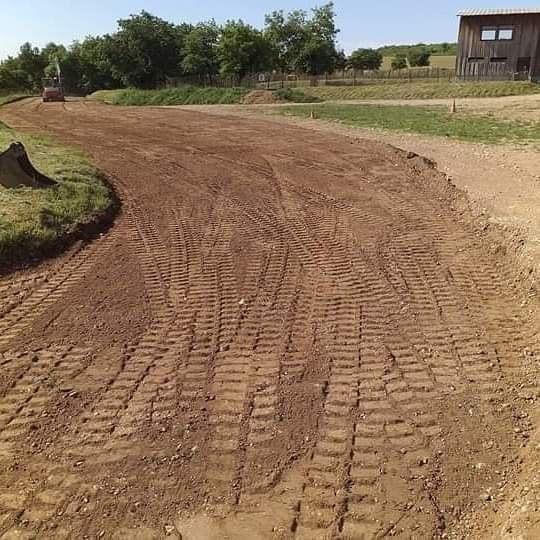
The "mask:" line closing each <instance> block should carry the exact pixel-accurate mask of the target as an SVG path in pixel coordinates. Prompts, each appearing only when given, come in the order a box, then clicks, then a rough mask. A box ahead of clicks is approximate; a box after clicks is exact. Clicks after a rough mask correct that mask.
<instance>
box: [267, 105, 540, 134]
mask: <svg viewBox="0 0 540 540" xmlns="http://www.w3.org/2000/svg"><path fill="white" fill-rule="evenodd" d="M311 111H314V112H315V114H316V117H317V118H320V119H321V120H334V121H339V122H342V123H344V124H347V125H350V126H355V127H366V128H379V129H387V130H393V131H402V132H407V133H418V134H422V135H435V136H439V137H449V138H452V139H459V140H464V141H473V142H485V143H502V142H530V141H539V140H540V124H539V123H537V122H530V123H528V122H519V121H505V120H498V119H495V118H492V117H489V116H485V115H463V114H451V113H450V112H448V110H447V109H446V108H443V107H439V108H435V107H431V108H428V107H412V106H406V105H404V106H377V105H331V104H324V105H316V106H309V107H308V106H302V105H300V106H294V107H293V106H291V107H284V108H281V109H279V110H276V111H275V112H277V113H278V114H286V115H293V116H299V117H302V118H309V116H310V114H311Z"/></svg>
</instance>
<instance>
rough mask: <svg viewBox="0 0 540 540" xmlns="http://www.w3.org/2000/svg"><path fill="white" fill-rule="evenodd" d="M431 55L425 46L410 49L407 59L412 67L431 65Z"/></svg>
mask: <svg viewBox="0 0 540 540" xmlns="http://www.w3.org/2000/svg"><path fill="white" fill-rule="evenodd" d="M430 57H431V53H430V52H429V50H428V49H426V48H425V47H419V48H416V49H410V50H409V52H408V53H407V59H408V60H409V65H410V66H411V67H424V66H429V59H430Z"/></svg>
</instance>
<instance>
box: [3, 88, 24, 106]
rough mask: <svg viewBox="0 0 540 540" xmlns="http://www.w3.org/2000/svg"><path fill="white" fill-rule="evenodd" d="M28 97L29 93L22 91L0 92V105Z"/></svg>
mask: <svg viewBox="0 0 540 540" xmlns="http://www.w3.org/2000/svg"><path fill="white" fill-rule="evenodd" d="M27 97H30V94H24V93H17V92H14V93H9V94H0V107H1V106H2V105H7V104H8V103H13V102H14V101H19V100H21V99H24V98H27Z"/></svg>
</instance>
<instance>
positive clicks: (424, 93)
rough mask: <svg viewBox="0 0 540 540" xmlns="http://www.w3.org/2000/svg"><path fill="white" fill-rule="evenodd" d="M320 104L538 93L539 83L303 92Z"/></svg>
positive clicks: (402, 85) (396, 84)
mask: <svg viewBox="0 0 540 540" xmlns="http://www.w3.org/2000/svg"><path fill="white" fill-rule="evenodd" d="M303 91H304V92H305V93H306V94H309V95H312V96H315V97H318V98H320V99H322V100H324V101H329V100H334V101H337V100H345V99H453V98H471V97H503V96H521V95H528V94H540V84H535V83H530V82H523V81H516V82H514V81H495V82H411V83H409V82H407V81H399V80H394V81H389V82H387V83H381V84H362V85H359V86H317V87H306V88H304V89H303Z"/></svg>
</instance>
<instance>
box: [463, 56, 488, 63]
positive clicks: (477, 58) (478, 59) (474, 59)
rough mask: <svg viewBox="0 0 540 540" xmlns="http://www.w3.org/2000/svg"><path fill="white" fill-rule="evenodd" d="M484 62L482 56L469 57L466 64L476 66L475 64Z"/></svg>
mask: <svg viewBox="0 0 540 540" xmlns="http://www.w3.org/2000/svg"><path fill="white" fill-rule="evenodd" d="M484 60H485V58H484V57H483V56H469V58H467V62H469V63H470V64H476V63H477V62H483V61H484Z"/></svg>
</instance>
